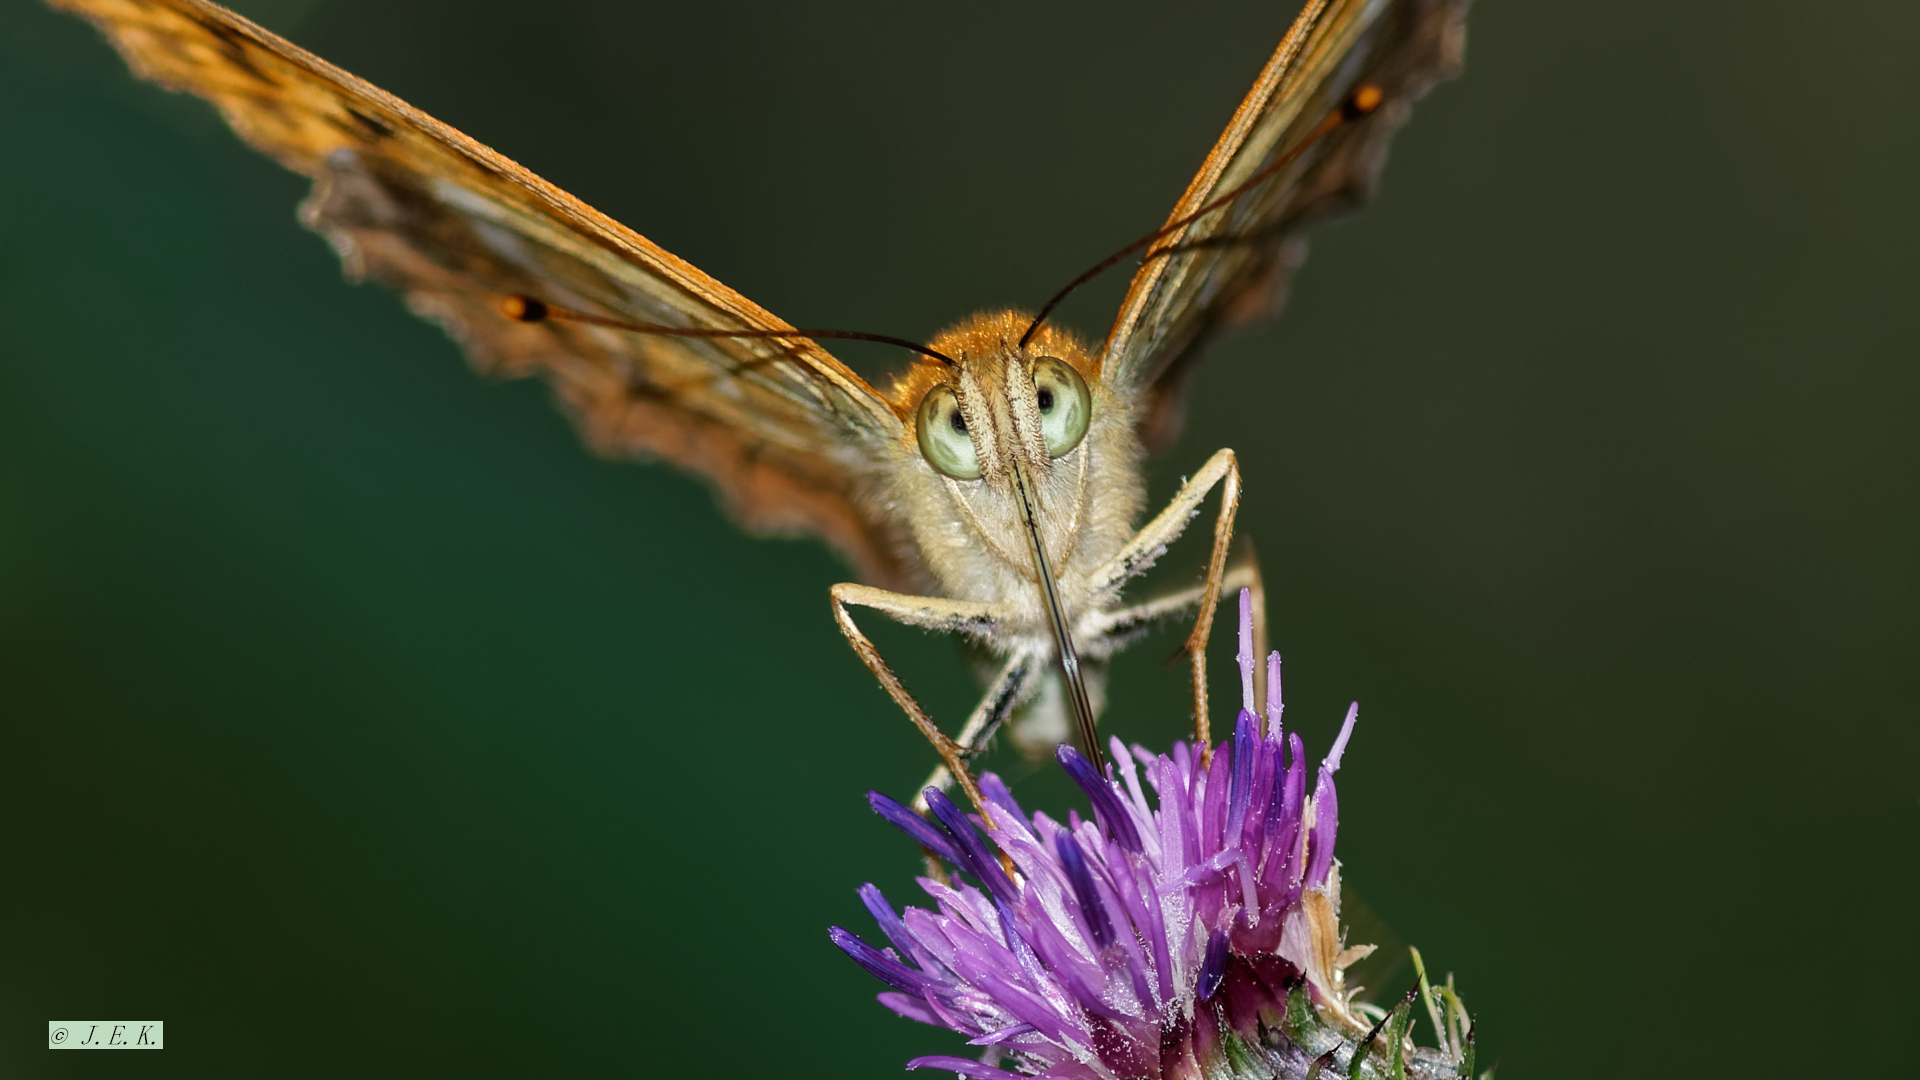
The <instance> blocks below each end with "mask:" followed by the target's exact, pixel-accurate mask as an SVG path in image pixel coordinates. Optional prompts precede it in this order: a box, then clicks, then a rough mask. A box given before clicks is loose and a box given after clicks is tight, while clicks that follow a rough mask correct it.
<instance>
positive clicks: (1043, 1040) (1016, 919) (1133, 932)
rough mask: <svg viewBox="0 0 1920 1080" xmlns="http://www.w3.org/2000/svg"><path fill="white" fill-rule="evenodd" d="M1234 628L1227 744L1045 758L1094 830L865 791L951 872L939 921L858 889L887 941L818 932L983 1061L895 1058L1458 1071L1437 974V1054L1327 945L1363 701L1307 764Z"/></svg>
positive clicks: (991, 1065) (986, 781)
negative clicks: (1259, 710)
mask: <svg viewBox="0 0 1920 1080" xmlns="http://www.w3.org/2000/svg"><path fill="white" fill-rule="evenodd" d="M1248 627H1249V615H1248V602H1247V596H1246V594H1245V593H1244V592H1242V594H1241V649H1240V657H1239V659H1240V667H1241V686H1242V701H1243V705H1244V707H1243V708H1242V709H1241V711H1240V714H1239V718H1238V722H1237V723H1236V724H1235V725H1234V733H1233V737H1232V738H1231V739H1230V740H1227V741H1225V742H1221V743H1219V744H1217V745H1207V744H1206V743H1204V742H1203V743H1200V744H1198V745H1189V744H1187V743H1185V742H1177V743H1175V744H1174V745H1173V747H1172V749H1171V751H1170V752H1169V753H1166V754H1159V755H1155V754H1152V753H1150V752H1148V751H1147V750H1145V749H1143V748H1141V747H1138V746H1135V747H1133V748H1132V749H1131V752H1129V750H1128V748H1127V747H1125V746H1124V745H1123V744H1122V743H1121V742H1120V740H1119V739H1113V740H1112V742H1111V752H1112V754H1113V763H1111V764H1102V765H1096V764H1095V763H1094V762H1090V761H1088V760H1087V759H1086V757H1085V756H1084V755H1082V754H1081V753H1080V752H1079V751H1077V750H1075V749H1074V748H1072V747H1070V746H1062V747H1061V748H1060V749H1059V752H1058V757H1059V761H1060V764H1061V766H1062V767H1064V768H1065V769H1066V770H1067V773H1068V775H1069V776H1070V777H1072V779H1073V781H1074V782H1075V784H1077V785H1078V786H1079V788H1080V789H1081V791H1082V792H1084V793H1085V794H1086V796H1087V799H1088V800H1089V802H1091V804H1092V811H1093V817H1092V819H1091V820H1087V819H1085V818H1083V817H1082V816H1081V815H1080V814H1079V813H1078V812H1075V811H1069V812H1068V814H1067V818H1066V821H1064V822H1060V821H1056V820H1055V819H1053V818H1051V817H1049V816H1047V815H1046V814H1044V813H1035V814H1033V815H1031V816H1029V815H1028V814H1027V813H1026V812H1025V811H1024V810H1023V809H1021V807H1020V805H1019V804H1018V803H1017V802H1016V801H1015V800H1014V797H1013V793H1012V792H1011V791H1009V790H1008V788H1007V786H1006V784H1004V783H1003V782H1001V780H1000V779H999V778H998V777H997V776H994V775H993V774H991V773H988V774H985V775H983V776H982V777H981V778H980V782H979V790H980V792H981V794H982V798H983V800H984V801H983V803H982V804H981V805H980V806H979V807H978V808H977V809H978V810H979V811H980V812H979V813H977V814H971V815H970V814H968V813H966V812H964V811H963V810H962V809H961V808H960V807H958V806H956V805H955V804H954V803H953V802H952V800H950V799H948V798H947V797H946V795H945V794H944V793H942V792H940V791H938V790H936V789H933V788H929V789H928V790H927V792H926V799H927V805H928V808H929V810H930V813H931V820H928V819H927V818H922V817H921V816H920V815H918V814H915V813H914V812H913V811H912V810H910V809H908V808H907V807H906V806H904V805H902V804H901V803H899V802H896V801H894V800H893V799H890V798H888V797H887V796H885V795H882V794H879V793H878V792H874V793H871V794H870V795H869V797H868V798H869V801H870V802H871V804H872V806H873V808H874V810H875V811H876V812H878V813H879V814H880V816H881V817H883V818H885V819H887V820H888V821H890V822H892V823H893V824H894V825H896V826H898V827H899V828H900V829H901V830H902V831H903V832H905V833H906V834H907V835H908V836H909V837H910V838H912V839H913V840H914V841H915V842H917V843H918V844H919V845H920V846H921V847H922V848H923V849H924V850H925V851H926V852H928V853H929V854H930V856H931V857H932V858H934V859H938V860H939V861H940V863H941V864H943V865H944V866H945V867H951V868H952V870H953V871H955V872H957V874H954V875H949V874H947V873H945V872H944V871H943V872H941V874H940V877H939V878H938V879H936V878H934V877H926V878H921V879H920V885H921V888H923V889H924V890H926V892H927V895H928V896H930V897H931V898H932V899H933V901H934V903H935V908H934V909H933V910H927V909H923V908H912V907H910V908H908V909H906V911H905V912H904V913H896V912H895V911H894V909H893V906H892V905H891V904H890V903H888V902H887V900H886V898H885V897H883V896H882V895H881V894H880V890H878V889H877V888H875V887H874V886H873V885H871V884H869V885H866V886H864V887H862V888H861V890H860V897H861V899H862V900H863V901H864V902H865V904H866V907H867V910H868V911H869V912H871V913H872V915H873V917H874V919H875V921H877V922H878V923H879V925H880V930H881V932H882V933H883V934H884V935H885V937H886V939H887V941H888V942H889V943H890V945H891V947H890V948H875V947H873V946H871V945H869V944H867V943H866V942H864V941H862V940H861V939H860V938H858V937H856V936H855V935H853V934H851V933H848V932H847V931H845V930H842V929H841V928H839V927H834V928H833V929H832V930H831V931H830V936H831V938H832V940H833V942H834V943H835V944H836V945H838V946H839V947H840V948H841V949H843V950H845V951H846V953H847V954H848V955H849V956H851V957H852V958H853V959H854V961H855V962H857V963H859V964H860V965H861V966H862V967H864V968H866V969H867V970H868V971H869V972H871V973H873V974H874V975H875V976H877V977H879V979H880V980H881V981H882V982H885V983H887V984H888V985H890V986H891V987H892V988H893V989H892V990H890V991H888V992H885V993H882V994H880V995H879V999H880V1002H881V1003H882V1004H884V1005H886V1006H887V1007H888V1008H890V1009H892V1010H893V1011H895V1012H897V1013H899V1014H900V1015H902V1016H906V1017H909V1018H912V1019H914V1020H919V1021H921V1022H923V1023H927V1024H932V1025H935V1026H937V1027H945V1028H950V1029H952V1030H954V1031H958V1032H960V1033H962V1034H964V1035H966V1036H967V1037H968V1039H969V1040H970V1041H971V1043H972V1044H973V1045H976V1046H981V1047H984V1048H985V1050H984V1053H983V1056H982V1058H981V1059H980V1060H973V1059H969V1058H962V1057H950V1056H934V1057H922V1058H917V1059H915V1060H914V1061H911V1062H909V1063H908V1066H907V1067H908V1068H910V1069H917V1068H923V1067H930V1068H939V1069H946V1070H950V1071H952V1072H954V1073H957V1074H959V1075H961V1076H964V1077H971V1078H974V1080H1018V1078H1020V1077H1023V1076H1044V1077H1049V1078H1057V1080H1123V1078H1137V1077H1160V1078H1167V1080H1174V1078H1180V1080H1186V1078H1195V1080H1197V1078H1200V1077H1207V1078H1217V1077H1232V1078H1235V1080H1239V1078H1245V1080H1256V1078H1259V1080H1266V1078H1279V1077H1313V1076H1317V1075H1318V1074H1319V1073H1320V1072H1321V1071H1322V1070H1323V1069H1326V1068H1328V1067H1334V1068H1335V1069H1336V1071H1335V1072H1334V1073H1331V1074H1329V1077H1330V1078H1331V1077H1332V1076H1351V1077H1378V1078H1387V1077H1393V1078H1397V1080H1406V1078H1410V1077H1411V1078H1428V1077H1442V1076H1444V1077H1471V1076H1472V1068H1473V1065H1472V1032H1471V1025H1470V1023H1469V1022H1468V1021H1467V1019H1466V1010H1465V1008H1464V1007H1463V1006H1461V1005H1460V1003H1459V999H1458V998H1457V996H1455V995H1454V994H1453V992H1452V987H1451V985H1450V983H1449V985H1447V986H1445V987H1442V989H1441V993H1440V994H1439V995H1438V998H1439V1003H1438V1004H1436V995H1435V994H1434V993H1433V992H1432V989H1431V987H1430V986H1429V985H1428V983H1427V980H1426V976H1425V972H1424V969H1421V973H1420V984H1419V987H1418V991H1419V992H1420V993H1421V994H1422V996H1424V997H1425V1000H1426V1003H1427V1012H1428V1015H1429V1016H1430V1018H1431V1020H1432V1022H1433V1025H1434V1028H1435V1030H1436V1031H1438V1032H1440V1038H1439V1041H1440V1042H1441V1047H1440V1048H1439V1049H1429V1048H1415V1047H1413V1045H1412V1043H1411V1040H1410V1039H1409V1038H1408V1028H1409V1026H1410V1022H1411V1017H1412V1011H1411V1007H1412V1002H1413V998H1414V997H1415V996H1416V995H1415V992H1409V993H1408V995H1407V997H1406V998H1404V999H1402V1000H1401V1001H1400V1002H1399V1003H1398V1004H1397V1005H1395V1006H1394V1007H1392V1008H1391V1009H1388V1010H1381V1009H1377V1008H1370V1007H1368V1006H1364V1005H1359V1004H1357V1003H1356V1002H1355V1000H1354V990H1353V989H1350V988H1348V987H1347V986H1346V985H1345V982H1344V971H1345V969H1346V968H1347V966H1348V965H1350V964H1352V963H1353V962H1354V961H1356V960H1358V959H1360V958H1361V957H1363V956H1365V955H1367V954H1368V953H1370V952H1371V951H1372V946H1357V947H1352V948H1345V947H1343V942H1342V938H1341V931H1340V922H1339V911H1340V864H1339V863H1338V861H1337V860H1335V859H1334V855H1333V851H1334V838H1335V835H1336V833H1337V831H1338V828H1339V804H1338V802H1337V799H1336V796H1335V792H1334V783H1333V777H1334V774H1335V773H1336V772H1337V771H1338V770H1339V768H1340V760H1341V756H1342V755H1343V753H1344V752H1345V750H1346V746H1347V742H1348V739H1349V738H1350V737H1351V736H1352V735H1353V730H1354V724H1355V721H1356V719H1357V717H1358V706H1355V707H1353V708H1350V709H1349V710H1348V712H1347V717H1346V722H1345V723H1344V724H1343V725H1342V726H1341V729H1340V735H1339V737H1338V738H1337V739H1335V741H1334V744H1333V747H1332V749H1331V750H1330V751H1329V752H1328V753H1327V755H1326V757H1325V758H1323V759H1322V760H1321V761H1320V763H1319V764H1318V766H1317V767H1314V768H1312V769H1311V770H1310V767H1309V766H1308V764H1307V759H1306V753H1305V747H1304V745H1303V744H1302V741H1301V739H1300V736H1299V735H1298V734H1287V733H1284V732H1283V731H1282V729H1281V722H1280V720H1281V705H1280V700H1279V699H1280V693H1279V684H1280V679H1279V674H1280V657H1279V654H1277V653H1275V654H1273V655H1272V656H1271V657H1269V658H1268V673H1269V678H1268V681H1267V686H1268V700H1267V701H1266V702H1265V714H1264V717H1262V716H1258V715H1256V714H1255V713H1254V712H1253V710H1252V706H1253V700H1252V699H1253V696H1254V695H1253V679H1252V660H1253V658H1252V655H1251V648H1250V644H1249V640H1250V636H1251V635H1250V633H1249V631H1248ZM1262 720H1264V723H1263V722H1262ZM1116 766H1117V768H1116ZM1310 771H1311V772H1312V779H1311V784H1312V792H1311V794H1309V792H1308V785H1309V772H1310ZM1143 779H1144V781H1145V785H1144V786H1143V785H1142V780H1143ZM1149 788H1150V789H1151V790H1152V792H1153V800H1152V802H1151V803H1150V802H1149V799H1148V796H1147V789H1149ZM982 831H984V833H985V836H984V838H983V837H982V835H981V832H982ZM1415 962H1416V966H1418V964H1419V961H1418V954H1417V953H1416V954H1415ZM1443 1013H1444V1019H1443ZM1369 1020H1372V1021H1374V1022H1372V1023H1369V1022H1368V1021H1369ZM1463 1032H1464V1035H1463ZM1003 1065H1004V1066H1008V1067H1003Z"/></svg>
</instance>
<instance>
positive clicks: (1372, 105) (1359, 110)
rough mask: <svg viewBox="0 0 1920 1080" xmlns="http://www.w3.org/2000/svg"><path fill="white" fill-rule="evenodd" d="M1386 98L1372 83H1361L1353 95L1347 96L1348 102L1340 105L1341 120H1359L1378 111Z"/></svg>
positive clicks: (1355, 88)
mask: <svg viewBox="0 0 1920 1080" xmlns="http://www.w3.org/2000/svg"><path fill="white" fill-rule="evenodd" d="M1386 97H1387V95H1386V94H1385V93H1384V92H1383V91H1382V90H1381V89H1380V88H1379V87H1377V86H1375V85H1373V84H1372V83H1361V84H1360V85H1359V86H1357V87H1354V90H1353V93H1351V94H1348V95H1347V100H1345V101H1343V102H1341V103H1340V115H1341V118H1342V119H1346V120H1358V119H1360V118H1361V117H1363V116H1366V115H1367V114H1368V113H1371V112H1373V110H1375V109H1378V108H1379V107H1380V103H1381V102H1382V101H1385V100H1386Z"/></svg>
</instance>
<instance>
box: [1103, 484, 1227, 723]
mask: <svg viewBox="0 0 1920 1080" xmlns="http://www.w3.org/2000/svg"><path fill="white" fill-rule="evenodd" d="M1215 486H1218V487H1219V488H1220V513H1219V516H1218V517H1216V518H1215V519H1214V522H1213V553H1212V555H1211V556H1210V557H1209V558H1208V559H1207V579H1206V584H1205V585H1204V586H1202V587H1201V590H1200V614H1199V616H1198V617H1197V618H1195V619H1194V623H1193V632H1192V633H1190V634H1188V635H1187V640H1186V644H1185V645H1184V646H1183V648H1184V649H1185V651H1186V653H1187V660H1188V667H1189V669H1190V670H1191V672H1192V675H1193V734H1194V739H1195V740H1196V741H1197V742H1198V743H1199V744H1200V745H1201V746H1202V747H1206V746H1210V745H1212V744H1211V742H1210V741H1209V724H1208V721H1207V656H1206V650H1207V637H1208V635H1210V634H1211V633H1212V632H1213V609H1214V608H1215V607H1216V606H1217V605H1218V604H1219V602H1220V588H1221V585H1222V583H1223V579H1224V578H1225V577H1226V567H1227V549H1228V547H1230V546H1231V545H1232V543H1233V518H1234V515H1235V514H1236V513H1237V512H1238V511H1239V509H1240V465H1239V462H1238V460H1237V459H1236V458H1235V457H1234V455H1233V451H1232V450H1221V451H1220V452H1219V453H1216V454H1214V455H1213V456H1212V457H1211V458H1208V459H1207V463H1206V464H1205V465H1203V466H1201V467H1200V471H1199V472H1197V473H1195V474H1194V475H1193V476H1192V478H1191V479H1189V480H1188V481H1187V482H1186V483H1185V484H1182V485H1181V486H1180V490H1179V491H1178V492H1175V493H1174V496H1173V500H1172V501H1171V502H1169V503H1168V504H1167V508H1166V509H1164V510H1162V511H1160V513H1158V514H1156V515H1154V518H1153V520H1152V521H1149V522H1147V523H1146V524H1145V525H1143V526H1141V528H1140V531H1139V532H1138V533H1135V534H1134V537H1133V539H1132V540H1129V541H1127V546H1126V547H1123V548H1121V549H1120V551H1119V553H1118V554H1116V555H1115V556H1114V557H1113V558H1111V559H1109V560H1107V564H1106V565H1105V566H1103V567H1101V568H1100V569H1099V570H1098V571H1096V572H1095V574H1094V582H1095V587H1096V588H1118V587H1119V586H1120V584H1121V583H1122V582H1125V581H1126V580H1127V579H1129V578H1131V577H1134V576H1135V575H1137V574H1140V573H1142V572H1143V571H1145V570H1146V569H1147V567H1149V566H1151V565H1153V561H1154V560H1155V559H1156V558H1158V557H1159V556H1160V553H1161V552H1163V551H1165V550H1166V548H1167V545H1169V544H1171V543H1173V542H1174V541H1175V540H1177V539H1179V538H1180V534H1181V533H1183V532H1185V531H1186V528H1187V522H1188V521H1190V520H1192V518H1193V516H1194V515H1195V514H1197V513H1199V511H1200V503H1201V502H1202V501H1203V500H1205V499H1206V497H1207V495H1208V493H1210V492H1211V491H1212V490H1213V489H1214V487H1215ZM1262 606H1263V607H1264V604H1263V605H1262Z"/></svg>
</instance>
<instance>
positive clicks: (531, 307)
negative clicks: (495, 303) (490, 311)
mask: <svg viewBox="0 0 1920 1080" xmlns="http://www.w3.org/2000/svg"><path fill="white" fill-rule="evenodd" d="M500 314H502V315H505V316H506V317H507V318H509V319H512V320H514V321H516V322H539V321H541V320H542V319H545V318H546V317H547V305H546V304H545V303H543V302H541V301H539V300H535V299H534V298H533V297H531V296H525V295H522V294H520V293H514V294H513V295H512V296H505V297H501V299H500Z"/></svg>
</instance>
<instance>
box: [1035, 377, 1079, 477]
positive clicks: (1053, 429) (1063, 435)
mask: <svg viewBox="0 0 1920 1080" xmlns="http://www.w3.org/2000/svg"><path fill="white" fill-rule="evenodd" d="M1033 393H1034V398H1035V401H1036V403H1037V404H1038V405H1039V406H1040V433H1041V434H1042V435H1044V436H1046V439H1047V455H1048V456H1049V457H1065V456H1066V455H1067V454H1069V453H1071V452H1072V451H1073V448H1074V447H1076V446H1079V445H1080V440H1081V439H1084V438H1086V437H1087V422H1088V421H1090V420H1092V419H1093V395H1091V394H1090V393H1088V392H1087V383H1086V380H1084V379H1082V378H1081V377H1080V373H1079V372H1077V371H1075V370H1073V368H1071V367H1069V366H1068V365H1066V364H1065V363H1063V362H1061V361H1059V360H1055V359H1054V358H1053V357H1051V356H1043V357H1041V358H1040V359H1038V360H1035V361H1034V362H1033Z"/></svg>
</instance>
